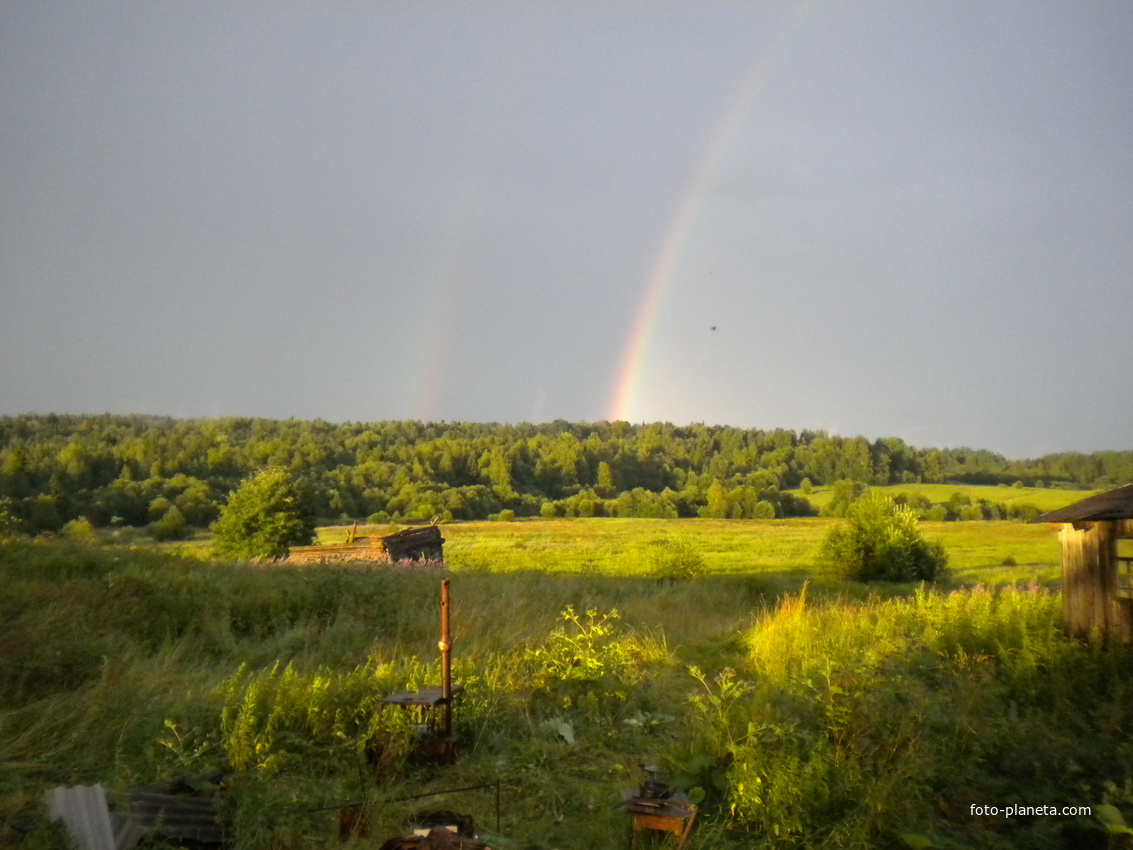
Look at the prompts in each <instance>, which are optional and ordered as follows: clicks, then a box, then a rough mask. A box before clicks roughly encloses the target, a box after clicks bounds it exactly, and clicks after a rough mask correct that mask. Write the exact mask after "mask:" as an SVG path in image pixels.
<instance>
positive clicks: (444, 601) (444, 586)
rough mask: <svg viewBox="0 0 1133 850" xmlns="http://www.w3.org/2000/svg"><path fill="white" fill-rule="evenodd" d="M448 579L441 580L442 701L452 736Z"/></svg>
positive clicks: (447, 728)
mask: <svg viewBox="0 0 1133 850" xmlns="http://www.w3.org/2000/svg"><path fill="white" fill-rule="evenodd" d="M448 608H449V605H448V579H447V578H446V579H442V580H441V641H440V643H438V644H437V646H438V647H440V650H441V700H442V701H443V703H444V707H445V712H444V736H445V737H446V738H448V737H449V736H450V735H452V634H451V632H450V631H449V616H448Z"/></svg>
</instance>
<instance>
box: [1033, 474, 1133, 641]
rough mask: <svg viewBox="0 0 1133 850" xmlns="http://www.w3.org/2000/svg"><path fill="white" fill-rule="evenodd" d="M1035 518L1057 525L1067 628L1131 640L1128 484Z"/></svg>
mask: <svg viewBox="0 0 1133 850" xmlns="http://www.w3.org/2000/svg"><path fill="white" fill-rule="evenodd" d="M1037 521H1038V522H1049V523H1056V524H1058V525H1060V526H1061V529H1060V531H1059V535H1058V537H1059V541H1060V542H1061V544H1062V610H1063V614H1064V618H1065V622H1066V631H1067V633H1068V634H1069V635H1070V636H1071V637H1076V638H1087V637H1094V638H1099V639H1102V640H1118V641H1121V642H1123V643H1129V642H1131V641H1133V484H1126V485H1125V486H1124V487H1118V488H1117V489H1116V490H1110V491H1109V492H1106V493H1100V494H1098V495H1097V496H1090V497H1089V498H1086V499H1082V500H1081V501H1080V502H1075V503H1074V504H1072V505H1067V506H1066V507H1065V508H1060V509H1059V510H1057V511H1051V512H1050V513H1046V514H1043V515H1042V516H1040V517H1039V518H1038V520H1037Z"/></svg>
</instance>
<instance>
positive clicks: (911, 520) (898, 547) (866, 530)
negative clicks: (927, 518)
mask: <svg viewBox="0 0 1133 850" xmlns="http://www.w3.org/2000/svg"><path fill="white" fill-rule="evenodd" d="M947 560H948V559H947V556H946V555H945V553H944V546H943V545H942V544H941V543H939V542H936V541H931V542H930V541H929V540H927V539H926V538H925V536H924V534H923V533H922V532H921V530H920V528H919V527H918V526H917V515H916V514H915V513H914V512H913V511H912V510H910V509H909V508H908V507H905V506H899V505H895V504H894V503H893V501H892V500H890V499H888V498H886V497H885V496H881V495H873V496H866V497H864V498H862V499H860V500H859V501H857V502H855V503H854V504H852V505H851V506H850V507H849V509H848V510H847V512H846V522H845V523H844V524H842V525H838V526H835V527H834V528H832V529H830V532H829V533H828V534H827V535H826V539H825V540H824V541H823V542H822V546H821V548H820V549H819V552H818V564H819V567H820V568H822V569H823V570H824V571H826V572H828V573H829V574H831V575H833V576H834V577H836V578H839V579H849V580H856V581H935V580H937V579H939V578H942V577H943V574H944V570H945V567H946V566H947Z"/></svg>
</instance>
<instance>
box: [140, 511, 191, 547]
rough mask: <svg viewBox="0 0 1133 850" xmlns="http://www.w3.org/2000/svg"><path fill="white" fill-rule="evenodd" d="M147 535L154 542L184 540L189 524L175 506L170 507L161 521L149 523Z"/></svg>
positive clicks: (187, 533)
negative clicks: (148, 534)
mask: <svg viewBox="0 0 1133 850" xmlns="http://www.w3.org/2000/svg"><path fill="white" fill-rule="evenodd" d="M149 533H150V536H151V537H153V539H154V540H184V539H185V538H186V537H188V536H189V523H187V522H185V517H184V516H183V515H182V514H181V511H179V510H177V506H176V505H170V507H169V510H167V511H166V512H165V514H164V515H162V517H161V519H159V520H157V521H155V522H151V523H150V525H149Z"/></svg>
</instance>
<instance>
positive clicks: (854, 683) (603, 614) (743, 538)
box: [0, 520, 1133, 850]
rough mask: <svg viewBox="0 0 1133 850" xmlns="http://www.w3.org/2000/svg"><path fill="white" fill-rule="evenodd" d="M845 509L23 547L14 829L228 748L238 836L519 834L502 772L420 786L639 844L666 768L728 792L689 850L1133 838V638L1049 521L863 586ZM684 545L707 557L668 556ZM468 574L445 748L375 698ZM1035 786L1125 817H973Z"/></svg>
mask: <svg viewBox="0 0 1133 850" xmlns="http://www.w3.org/2000/svg"><path fill="white" fill-rule="evenodd" d="M831 522H833V521H831V520H789V521H770V522H755V521H751V522H745V521H731V522H725V521H705V520H698V521H650V520H561V521H517V522H509V523H462V524H454V525H446V526H444V527H443V531H444V534H445V537H446V555H447V558H448V562H449V563H448V566H447V570H446V571H443V572H437V571H428V570H390V569H384V568H374V567H363V566H337V567H329V566H321V567H320V566H315V567H311V566H307V567H297V566H288V565H265V566H250V565H240V564H223V563H213V562H210V561H208V560H203V559H201V558H199V557H198V558H179V557H177V556H176V555H175V554H173V553H172V552H171V551H170V550H168V549H163V550H144V549H134V550H127V549H121V548H114V547H104V548H82V547H78V546H73V545H64V544H62V543H59V542H31V541H6V542H5V541H0V586H3V587H4V591H5V592H4V594H2V595H0V621H3V622H4V624H5V627H4V629H3V630H2V631H0V820H2V824H0V842H3V843H16V842H17V841H18V842H19V843H20V845H21V846H22V847H24V848H28V849H29V850H48V848H51V850H55V848H63V847H65V846H66V838H65V836H64V835H63V834H62V832H61V831H60V830H59V829H58V828H57V827H52V826H50V825H48V824H46V823H45V822H44V809H43V803H42V794H43V792H44V790H46V789H48V788H51V787H54V786H55V785H70V784H79V783H93V782H102V783H104V784H106V785H107V786H108V787H110V788H112V789H115V790H117V791H119V792H120V791H124V790H126V789H128V788H131V787H136V786H138V785H143V784H148V783H152V782H155V781H157V780H159V779H169V778H174V777H178V776H182V775H185V774H192V773H195V772H199V771H204V770H209V769H220V770H223V771H225V772H226V775H227V779H226V782H225V786H224V790H223V792H222V800H223V810H224V812H225V813H226V814H225V816H226V820H227V822H228V823H229V824H230V825H231V830H232V832H231V837H232V842H231V843H232V845H233V847H234V848H236V850H268V849H269V848H270V850H292V848H295V850H298V848H312V847H314V848H317V847H322V846H327V847H329V846H332V845H336V844H338V834H337V833H338V813H339V807H341V806H343V805H344V804H346V803H349V802H356V801H364V802H365V808H366V810H367V811H368V814H369V817H370V821H371V825H372V829H373V836H374V838H370V839H357V840H353V841H352V842H350V845H351V846H353V847H358V848H362V847H372V846H375V842H378V843H380V841H381V840H384V837H386V836H390V835H395V834H399V833H402V832H404V831H405V828H406V823H407V821H408V820H409V819H410V818H411V816H412V814H413V812H414V811H419V810H420V809H422V808H434V809H435V808H446V809H455V810H457V811H462V812H467V813H469V814H471V815H473V816H474V817H475V818H476V821H477V823H478V825H479V826H480V828H481V830H486V831H490V832H495V811H494V793H493V792H491V791H474V792H469V793H467V794H463V795H458V796H448V797H440V798H437V799H434V800H426V801H423V802H422V801H417V802H412V801H410V802H391V801H393V800H395V799H400V798H404V797H409V796H413V795H417V794H423V793H430V792H434V791H443V790H446V789H453V788H463V787H467V786H474V785H480V784H483V783H492V782H495V781H497V780H498V781H499V782H500V783H501V804H502V811H501V824H500V829H499V833H500V835H499V836H498V837H497V838H495V839H493V841H494V846H497V847H500V848H504V850H507V848H512V850H542V849H543V848H546V850H550V848H559V850H573V848H578V850H593V848H607V847H609V848H622V847H625V846H626V844H627V838H628V821H627V819H626V817H625V815H624V814H622V813H621V812H620V811H619V810H618V809H617V807H616V803H617V802H618V801H619V800H620V799H621V794H622V792H623V791H624V790H625V789H627V788H631V787H633V786H635V785H636V784H637V783H638V782H639V781H640V779H641V775H640V772H639V770H638V765H639V764H641V763H643V762H646V763H656V764H659V765H661V766H662V768H663V769H664V771H665V773H666V775H667V776H668V777H669V779H670V780H671V781H672V782H673V783H674V785H675V786H677V787H679V788H681V789H683V790H684V791H686V792H687V793H689V794H690V795H692V796H693V797H694V798H695V799H697V800H701V803H702V816H701V818H700V820H699V823H698V827H697V830H696V831H695V833H694V835H693V837H692V840H691V841H690V843H689V848H690V850H708V848H714V850H715V849H716V848H723V850H740V848H745V850H746V849H747V848H780V847H782V848H788V847H789V848H802V847H819V848H835V847H838V848H843V847H857V848H867V847H868V848H877V847H880V848H890V847H892V848H899V847H942V848H945V847H951V848H958V847H990V848H1008V847H1027V848H1079V847H1086V848H1088V847H1110V846H1113V847H1116V846H1121V845H1119V844H1118V843H1116V842H1118V841H1120V840H1124V839H1123V838H1122V835H1121V834H1120V833H1119V832H1118V831H1113V832H1107V828H1106V826H1105V823H1104V822H1103V820H1102V819H1101V818H1099V816H1098V815H1099V814H1100V815H1103V816H1104V817H1107V818H1110V820H1111V823H1116V821H1113V820H1112V818H1113V817H1117V818H1121V817H1122V816H1123V815H1124V816H1126V817H1133V790H1131V789H1133V745H1131V744H1130V743H1129V742H1128V730H1129V729H1131V728H1133V656H1131V655H1130V653H1129V652H1128V651H1126V650H1125V649H1123V648H1120V647H1110V648H1109V649H1102V648H1099V647H1095V646H1091V645H1088V644H1076V643H1072V642H1070V641H1068V640H1066V639H1065V638H1064V637H1063V636H1062V633H1061V631H1060V629H1059V618H1060V612H1061V605H1060V600H1059V595H1058V592H1057V575H1058V572H1057V561H1058V552H1057V543H1056V540H1055V535H1054V532H1053V531H1052V530H1051V529H1049V528H1048V527H1047V526H1045V525H1020V524H1012V523H982V522H980V523H976V522H971V523H940V524H937V525H931V526H929V527H928V528H927V531H928V533H929V535H930V536H936V537H940V538H941V539H943V541H944V543H945V546H946V549H947V551H948V553H949V555H950V558H951V561H952V567H953V576H952V579H951V581H950V583H948V584H946V585H945V586H943V587H940V588H938V589H928V588H919V587H914V586H901V585H895V586H885V587H874V588H867V587H865V586H861V585H832V584H829V583H823V582H822V581H819V580H816V579H812V578H811V576H810V572H809V571H810V564H811V562H812V560H813V556H814V550H815V548H816V547H817V545H818V543H819V541H820V540H821V538H822V536H823V534H824V533H825V531H826V530H827V529H828V528H829V527H830V524H831ZM375 530H376V531H379V532H380V531H384V530H385V529H375ZM344 534H345V529H344V528H333V527H328V528H325V529H322V530H321V531H320V537H321V538H322V539H325V540H328V541H333V540H335V539H341V537H342V536H343V535H344ZM678 547H685V549H686V550H691V551H695V552H696V553H698V554H700V555H702V556H703V560H704V564H705V567H706V569H705V572H704V573H703V574H702V575H699V576H697V577H695V578H690V579H687V580H668V579H663V578H659V577H658V576H657V575H656V573H655V572H654V570H655V567H656V565H657V564H658V563H659V559H661V560H662V561H663V558H664V556H665V554H666V553H667V552H671V551H673V550H674V549H676V548H678ZM1008 557H1010V558H1011V559H1013V560H1014V561H1015V564H1016V565H1015V566H1004V565H1003V561H1004V560H1006V559H1007V558H1008ZM442 577H448V578H450V580H451V585H452V594H453V629H454V636H455V659H454V669H455V674H456V677H457V679H458V681H459V682H460V683H462V684H464V685H466V687H467V690H466V692H465V694H464V697H463V701H462V703H461V705H460V706H459V708H458V712H457V719H456V723H457V729H456V731H457V733H458V736H459V739H460V741H461V755H460V758H459V760H458V761H457V763H456V764H455V765H453V766H451V767H448V768H435V767H433V768H429V767H420V766H414V765H413V763H412V762H410V761H408V760H407V751H408V742H409V741H410V739H411V732H410V729H409V728H408V725H407V718H406V716H405V715H404V714H403V713H401V712H399V711H397V710H392V709H385V710H383V709H382V708H381V703H380V700H381V698H382V697H383V696H385V695H386V694H389V693H391V692H393V691H396V690H400V689H404V688H416V687H418V686H420V685H421V684H424V683H435V682H436V681H438V680H439V672H438V671H439V665H438V658H437V656H438V652H437V647H436V641H437V631H438V618H439V610H438V609H439V603H438V589H439V582H440V579H441V578H442ZM808 579H811V580H810V581H809V582H808ZM375 741H382V742H383V743H384V749H383V750H382V752H383V756H382V759H381V761H379V763H378V764H377V765H374V764H371V763H370V762H368V761H367V758H366V753H367V751H368V750H369V749H370V747H371V744H373V742H375ZM1006 804H1020V805H1031V806H1038V805H1044V806H1046V805H1050V806H1057V807H1065V806H1071V805H1074V806H1090V807H1091V810H1092V812H1093V811H1095V810H1096V812H1097V813H1098V814H1094V813H1091V814H1078V815H1059V816H1049V817H1037V816H1031V817H1018V818H1003V817H999V818H995V817H978V816H974V815H973V814H972V813H971V807H972V806H976V805H988V806H1004V805H1006ZM1105 807H1111V808H1105ZM24 833H27V834H26V836H25V837H23V838H20V836H21V835H23V834H24ZM1111 842H1112V843H1111Z"/></svg>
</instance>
